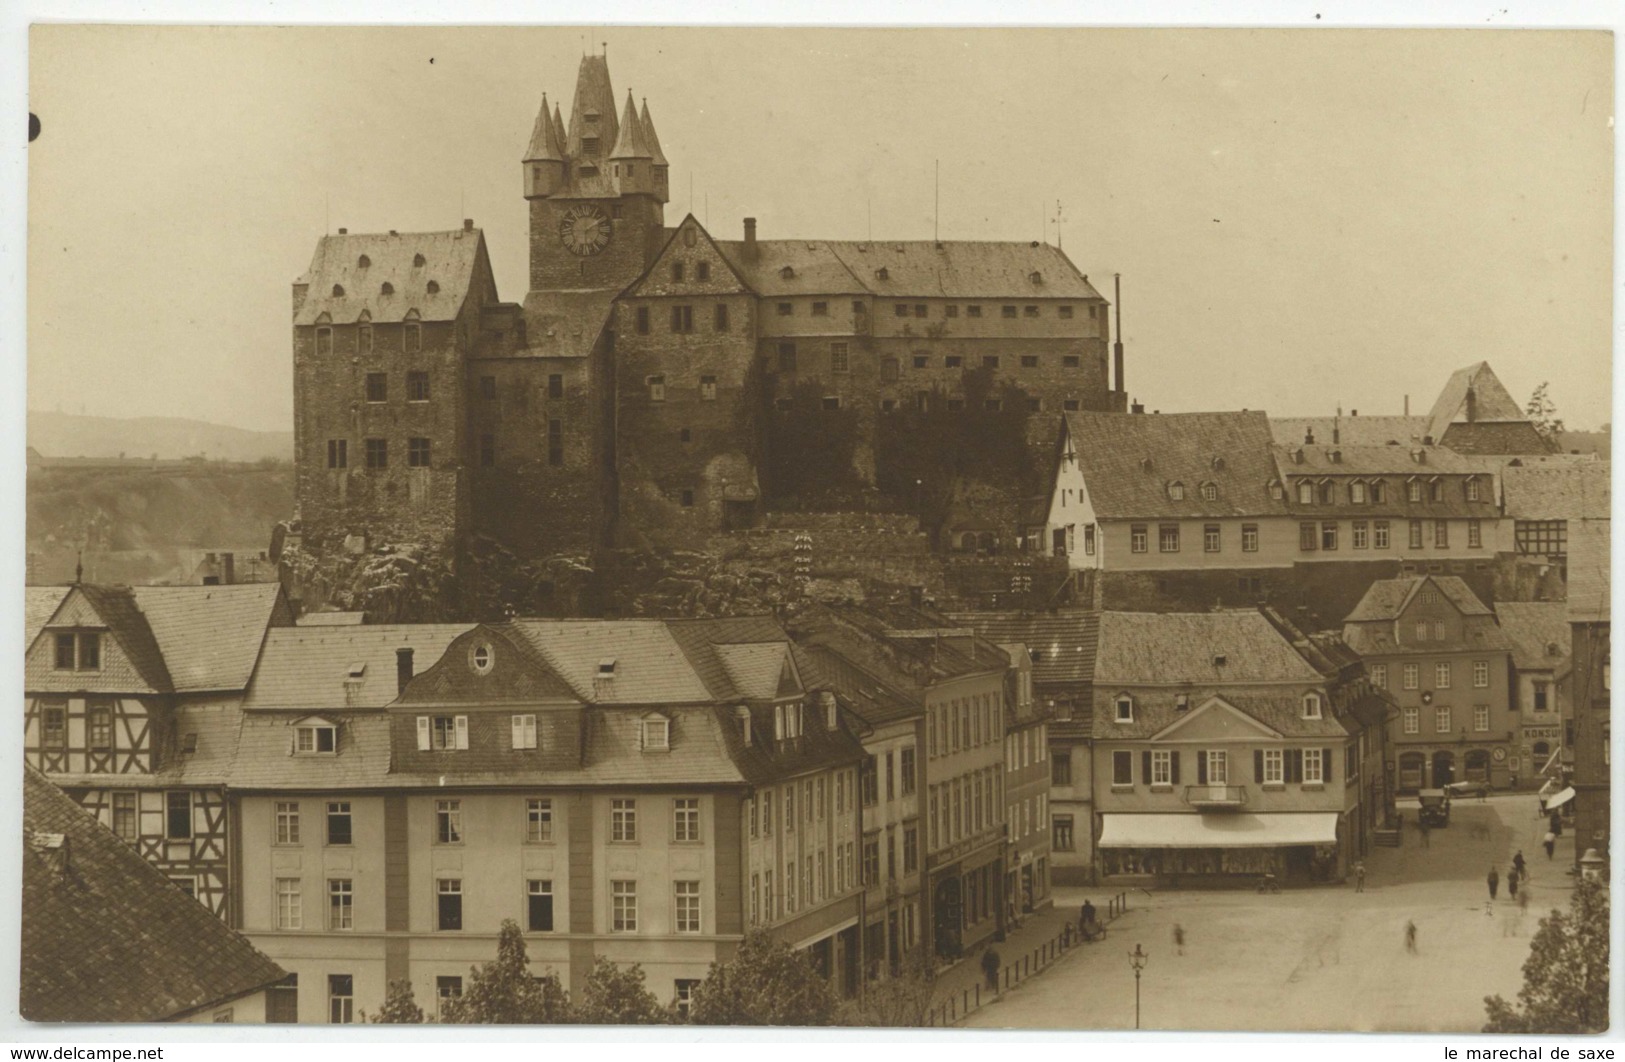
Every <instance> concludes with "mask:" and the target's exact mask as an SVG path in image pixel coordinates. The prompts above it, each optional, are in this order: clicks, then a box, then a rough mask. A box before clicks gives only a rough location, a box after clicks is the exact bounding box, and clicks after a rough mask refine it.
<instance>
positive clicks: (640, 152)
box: [609, 92, 654, 195]
mask: <svg viewBox="0 0 1625 1062" xmlns="http://www.w3.org/2000/svg"><path fill="white" fill-rule="evenodd" d="M609 163H610V174H611V175H612V176H613V177H614V178H615V184H616V187H617V188H618V189H619V190H620V193H621V194H622V195H630V194H632V193H634V192H648V191H650V190H652V189H653V188H654V153H653V152H652V151H650V150H649V145H648V143H647V139H646V138H645V137H644V135H643V119H641V118H639V117H638V109H637V107H635V106H634V105H633V103H632V93H630V92H628V93H627V94H626V110H625V112H624V113H623V114H622V116H621V135H620V136H619V137H618V138H617V139H616V141H615V150H614V151H611V152H610V153H609Z"/></svg>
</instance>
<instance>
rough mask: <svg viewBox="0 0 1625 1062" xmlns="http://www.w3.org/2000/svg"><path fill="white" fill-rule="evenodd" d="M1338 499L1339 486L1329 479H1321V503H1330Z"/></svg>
mask: <svg viewBox="0 0 1625 1062" xmlns="http://www.w3.org/2000/svg"><path fill="white" fill-rule="evenodd" d="M1336 500H1337V487H1336V485H1335V484H1333V483H1332V481H1331V480H1329V479H1323V480H1321V481H1320V503H1321V504H1322V505H1330V504H1332V503H1333V502H1335V501H1336Z"/></svg>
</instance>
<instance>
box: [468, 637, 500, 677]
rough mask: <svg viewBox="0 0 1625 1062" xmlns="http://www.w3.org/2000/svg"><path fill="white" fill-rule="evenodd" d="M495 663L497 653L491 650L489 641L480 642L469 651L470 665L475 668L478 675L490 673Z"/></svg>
mask: <svg viewBox="0 0 1625 1062" xmlns="http://www.w3.org/2000/svg"><path fill="white" fill-rule="evenodd" d="M494 663H496V653H494V652H493V651H492V650H491V644H490V643H489V642H480V643H479V644H477V645H475V646H474V648H472V649H470V650H469V651H468V666H469V667H471V668H473V669H474V673H475V674H476V675H484V674H488V673H489V672H490V670H491V665H492V664H494Z"/></svg>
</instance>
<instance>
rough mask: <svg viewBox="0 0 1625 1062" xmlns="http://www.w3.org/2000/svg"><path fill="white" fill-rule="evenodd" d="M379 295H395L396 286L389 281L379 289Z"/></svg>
mask: <svg viewBox="0 0 1625 1062" xmlns="http://www.w3.org/2000/svg"><path fill="white" fill-rule="evenodd" d="M378 294H380V295H393V294H395V285H393V284H391V283H390V282H389V281H387V280H386V281H384V283H383V284H382V285H381V286H380V287H379V288H378Z"/></svg>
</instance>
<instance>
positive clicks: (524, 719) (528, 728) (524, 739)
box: [508, 712, 536, 749]
mask: <svg viewBox="0 0 1625 1062" xmlns="http://www.w3.org/2000/svg"><path fill="white" fill-rule="evenodd" d="M508 729H509V737H510V738H511V740H512V741H513V747H514V748H515V749H533V748H535V747H536V716H535V715H534V714H533V713H529V712H527V713H526V714H524V715H515V716H511V717H510V718H509V720H508Z"/></svg>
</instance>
